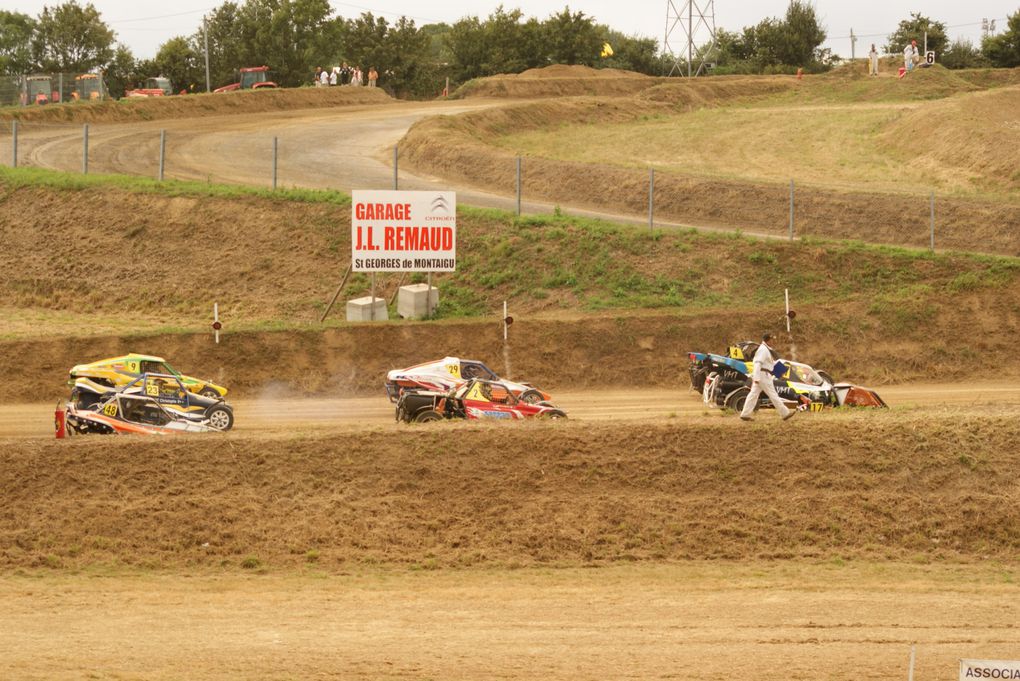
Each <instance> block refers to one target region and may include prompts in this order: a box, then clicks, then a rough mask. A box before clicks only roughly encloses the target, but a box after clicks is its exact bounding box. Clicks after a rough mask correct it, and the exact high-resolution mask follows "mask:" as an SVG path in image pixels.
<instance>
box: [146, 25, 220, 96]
mask: <svg viewBox="0 0 1020 681" xmlns="http://www.w3.org/2000/svg"><path fill="white" fill-rule="evenodd" d="M138 70H139V71H140V72H143V73H144V75H145V76H146V77H153V76H164V77H166V78H169V79H170V83H171V84H172V85H173V86H174V89H175V90H176V91H180V90H183V89H185V88H186V89H188V90H191V91H202V90H204V89H205V87H204V84H205V56H204V54H203V53H199V52H197V51H196V50H195V48H194V45H193V44H192V43H191V42H190V41H189V40H188V39H187V38H184V37H182V36H177V37H176V38H171V39H170V40H168V41H166V42H165V43H163V44H162V45H160V46H159V51H158V52H156V56H155V57H154V58H153V59H152V61H151V62H149V63H148V64H146V65H145V67H144V68H143V66H142V65H141V64H139V67H138Z"/></svg>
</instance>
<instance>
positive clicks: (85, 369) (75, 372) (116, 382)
mask: <svg viewBox="0 0 1020 681" xmlns="http://www.w3.org/2000/svg"><path fill="white" fill-rule="evenodd" d="M142 374H168V375H171V376H175V377H177V378H178V379H180V380H181V382H182V383H183V384H184V386H185V387H186V388H187V390H188V391H189V392H193V393H204V394H207V395H211V394H214V393H215V394H218V395H219V396H220V397H225V396H226V394H227V389H226V388H224V387H223V386H220V385H216V384H215V383H213V382H212V381H205V380H202V379H200V378H193V377H191V376H185V375H183V374H181V373H180V372H179V371H177V370H176V369H174V368H173V367H172V366H170V365H169V364H167V361H166V360H165V359H163V358H162V357H155V356H153V355H139V354H135V353H132V354H129V355H123V356H121V357H111V358H109V359H102V360H99V361H98V362H92V363H90V364H79V365H78V366H76V367H74V368H72V369H71V372H70V380H69V381H68V383H69V384H71V385H73V384H74V381H75V380H76V379H78V378H90V379H92V380H94V381H96V382H101V383H102V382H105V383H106V385H108V386H109V387H111V388H116V387H119V386H122V385H126V384H128V383H130V382H131V381H133V380H135V379H136V378H138V377H139V376H141V375H142Z"/></svg>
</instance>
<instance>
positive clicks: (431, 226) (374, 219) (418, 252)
mask: <svg viewBox="0 0 1020 681" xmlns="http://www.w3.org/2000/svg"><path fill="white" fill-rule="evenodd" d="M456 268H457V194H456V192H448V191H424V192H419V191H396V190H355V191H353V192H351V271H352V272H453V271H454V270H456Z"/></svg>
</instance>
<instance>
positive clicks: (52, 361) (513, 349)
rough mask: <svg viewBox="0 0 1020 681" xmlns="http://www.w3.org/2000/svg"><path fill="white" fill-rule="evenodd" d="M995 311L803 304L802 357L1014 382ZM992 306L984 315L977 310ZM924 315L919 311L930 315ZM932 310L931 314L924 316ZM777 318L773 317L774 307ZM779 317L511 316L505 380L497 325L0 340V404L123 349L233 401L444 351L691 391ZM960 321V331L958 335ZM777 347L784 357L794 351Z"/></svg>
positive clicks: (549, 381)
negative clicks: (703, 365)
mask: <svg viewBox="0 0 1020 681" xmlns="http://www.w3.org/2000/svg"><path fill="white" fill-rule="evenodd" d="M1005 298H1008V300H1004V301H998V302H997V301H995V300H993V299H989V298H978V297H973V296H967V295H963V296H961V297H960V300H959V301H958V303H957V304H955V305H953V306H952V308H951V309H949V308H947V309H945V310H943V311H941V312H933V313H932V314H930V315H929V316H924V317H923V318H918V319H917V320H916V321H914V318H913V317H911V316H910V315H912V314H915V311H914V310H913V307H912V306H911V304H909V303H906V302H904V303H901V304H900V305H899V306H893V307H891V308H890V309H888V310H886V311H884V312H882V313H880V314H874V313H872V312H869V310H867V309H866V308H863V307H861V306H860V305H851V304H847V305H844V306H839V307H838V308H837V307H836V306H832V307H813V308H800V314H799V316H798V319H797V323H796V350H797V352H798V353H799V354H798V358H800V359H802V360H804V361H807V362H810V363H811V364H813V365H815V366H817V367H819V368H823V369H825V370H826V371H828V372H829V373H830V374H832V375H833V376H835V377H836V379H837V380H847V381H854V382H858V383H866V384H875V385H881V384H887V383H895V382H907V381H916V380H926V381H931V380H947V381H948V380H961V379H966V378H967V377H969V376H973V375H975V374H976V373H979V372H981V371H983V370H985V369H986V368H987V367H988V366H989V365H990V364H995V365H996V367H997V368H996V372H995V377H996V379H997V380H1003V379H1007V378H1009V377H1015V376H1018V375H1020V373H1018V372H1020V370H1018V369H1017V368H1016V367H1015V365H1014V364H1013V363H1010V362H1008V361H1006V360H1002V361H997V360H996V358H1007V357H1011V356H1012V354H1013V352H1014V348H1015V339H1016V334H1017V333H1020V326H1018V322H1017V319H1018V318H1017V317H1016V313H1015V307H1016V305H1015V302H1013V301H1015V299H1016V298H1015V296H1005ZM985 305H988V306H989V307H987V308H986V307H984V306H985ZM922 307H923V308H924V309H925V310H927V309H928V305H927V304H923V305H922ZM929 311H930V310H929ZM779 312H781V311H779ZM779 312H770V311H769V310H767V309H761V310H754V311H751V310H746V309H739V310H732V311H718V310H714V311H687V312H682V313H673V314H670V313H657V314H636V315H632V316H623V315H598V316H595V315H591V316H577V317H573V318H569V319H562V320H556V319H548V318H545V319H543V318H537V319H535V318H528V317H520V316H518V317H517V319H516V321H515V322H514V325H513V327H512V330H511V334H510V336H511V342H510V349H509V360H510V370H509V371H508V370H507V367H506V363H505V359H504V358H506V357H507V355H505V354H504V348H503V340H502V324H501V323H500V322H499V321H498V319H496V318H495V317H494V318H493V320H492V321H491V322H485V321H462V322H452V321H445V322H434V323H428V322H394V323H388V324H373V325H348V326H345V327H340V328H330V329H325V330H318V329H314V330H308V331H278V332H235V333H229V334H225V335H224V336H223V337H222V342H221V343H220V344H219V345H215V344H214V343H213V339H212V334H211V333H196V334H154V335H148V336H146V335H137V336H106V337H87V338H61V339H52V340H28V341H7V342H4V343H2V344H0V375H3V376H4V377H5V380H4V381H3V382H2V383H0V399H4V400H10V401H24V400H33V401H37V400H41V399H57V398H60V397H64V396H66V393H67V388H66V387H65V381H66V379H67V372H68V370H69V369H70V368H71V367H72V366H74V365H75V364H79V363H83V362H92V361H96V360H98V359H102V358H105V357H112V356H116V355H121V354H125V353H127V352H144V353H152V354H156V355H159V356H163V357H166V358H168V359H169V360H170V361H171V363H172V364H173V365H174V366H176V367H177V368H179V369H180V370H182V371H184V372H186V373H189V374H191V375H195V376H199V377H202V378H206V379H209V380H213V381H217V382H219V383H221V384H223V385H226V386H228V387H229V388H230V389H231V390H232V391H233V394H234V396H236V397H241V396H244V397H257V396H259V395H261V394H263V392H265V391H267V390H268V391H275V392H282V393H284V394H297V395H332V396H347V395H352V394H379V395H380V396H381V395H382V394H383V393H382V391H383V388H382V386H383V382H384V381H385V376H386V372H387V371H389V370H390V369H395V368H400V367H406V366H411V365H413V364H418V363H420V362H423V361H428V360H431V359H438V358H441V357H445V356H447V355H452V356H459V357H469V358H475V359H481V360H483V361H485V362H487V363H488V364H490V365H491V366H492V368H493V369H495V370H496V371H497V372H500V373H503V374H504V375H505V374H507V373H509V374H510V375H511V377H512V378H514V379H516V380H524V381H532V382H534V383H535V384H536V385H538V386H540V387H543V388H546V389H549V390H554V391H555V390H556V389H561V390H562V389H584V388H590V389H598V388H600V387H610V386H618V387H675V388H676V389H677V390H681V391H683V390H686V389H687V385H688V382H687V381H688V379H687V373H686V372H687V366H688V358H687V353H688V352H690V351H709V352H724V351H725V348H726V346H727V345H728V344H729V343H731V342H733V341H735V340H738V339H746V338H756V337H757V336H758V334H760V333H761V329H769V328H770V329H774V330H778V329H779V328H780V327H781V324H782V323H781V321H779V320H780V316H779ZM962 319H966V320H968V321H967V322H966V328H967V331H966V333H963V332H961V331H960V326H961V323H962V322H961V320H962ZM779 347H780V348H781V351H782V352H783V353H784V354H787V353H788V350H789V348H788V347H787V346H786V344H785V343H780V344H779Z"/></svg>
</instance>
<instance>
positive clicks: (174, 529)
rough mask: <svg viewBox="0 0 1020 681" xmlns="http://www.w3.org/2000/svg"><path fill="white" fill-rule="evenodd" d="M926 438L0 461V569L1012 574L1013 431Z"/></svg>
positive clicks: (595, 433) (857, 428) (641, 434)
mask: <svg viewBox="0 0 1020 681" xmlns="http://www.w3.org/2000/svg"><path fill="white" fill-rule="evenodd" d="M936 416H937V418H932V413H930V412H924V413H916V414H914V413H902V412H896V411H892V412H876V411H869V412H859V413H850V414H846V413H838V414H837V413H831V414H815V415H813V417H812V418H811V419H803V420H801V421H797V420H795V421H793V422H791V423H789V424H782V435H780V434H779V429H780V424H779V423H778V421H773V420H771V419H764V418H763V419H761V420H760V421H759V422H756V423H755V424H751V425H748V424H744V423H741V422H739V421H737V420H736V419H727V420H725V421H721V420H718V419H711V420H706V423H704V424H698V423H693V422H691V421H684V422H675V423H671V424H667V423H662V422H659V423H655V422H651V423H649V422H643V423H640V424H634V425H631V424H623V423H614V424H606V425H600V424H594V423H572V422H564V423H529V424H515V425H516V427H515V426H514V425H509V427H508V424H488V425H486V424H482V425H472V424H467V423H448V424H437V427H435V428H424V427H421V426H418V427H413V426H406V427H400V428H396V429H393V428H387V429H385V430H381V429H380V430H378V431H375V430H373V431H360V432H359V431H354V432H349V433H345V435H344V437H343V438H342V439H337V438H336V437H334V436H333V435H327V436H322V437H318V436H317V437H300V436H297V437H292V438H286V439H276V440H271V441H267V440H262V439H249V438H245V437H244V436H242V435H240V434H239V435H237V436H224V437H219V438H211V439H210V438H208V437H206V438H201V442H199V438H187V437H185V438H180V439H174V440H172V441H171V440H152V439H148V440H144V441H143V440H134V439H130V438H128V439H124V440H120V439H118V438H101V437H96V438H79V439H77V440H75V441H71V442H63V441H42V442H38V441H8V442H5V443H4V444H3V447H2V448H0V491H2V494H3V498H4V513H3V514H2V516H0V535H2V536H4V537H5V538H6V539H5V541H4V542H3V545H2V546H0V567H2V568H6V569H11V568H17V567H47V566H52V565H58V566H63V567H68V568H73V567H83V566H88V565H96V564H99V565H124V566H139V567H145V566H159V567H166V568H179V567H185V566H210V567H212V566H219V565H223V566H228V567H231V568H233V569H243V567H244V565H243V563H244V562H245V560H246V559H247V558H249V557H252V556H254V557H257V558H258V560H259V565H260V566H266V567H268V568H270V569H272V568H280V567H300V566H302V565H304V564H305V563H306V562H307V555H308V552H309V551H310V550H314V551H317V552H318V554H317V555H318V557H317V564H318V565H319V566H320V567H321V568H322V569H327V570H329V569H337V568H339V567H341V566H343V565H345V564H351V563H353V564H358V563H361V564H374V563H388V564H397V565H421V566H434V567H441V566H466V565H479V564H481V565H485V564H495V565H504V566H506V565H535V564H547V565H582V564H604V563H614V562H620V561H633V560H639V561H673V560H692V559H693V560H706V559H708V560H711V559H727V560H741V561H743V560H758V559H812V560H827V559H837V558H838V559H844V560H845V559H874V560H923V561H925V562H928V561H963V562H967V561H980V560H984V559H987V558H996V559H1002V560H1007V561H1011V560H1015V557H1016V555H1017V551H1018V550H1020V511H1018V509H1017V505H1016V494H1015V490H1014V488H1015V484H1014V482H1015V480H1016V478H1017V475H1018V474H1020V468H1018V463H1017V459H1016V457H1015V456H1014V453H1013V449H1014V444H1015V443H1016V442H1017V441H1018V440H1020V425H1018V420H1017V418H1016V416H1017V414H1016V412H1015V410H1012V411H1010V410H999V411H993V412H988V411H984V412H981V413H979V412H960V411H955V412H948V411H946V412H944V413H939V414H936ZM792 443H796V444H792Z"/></svg>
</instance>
